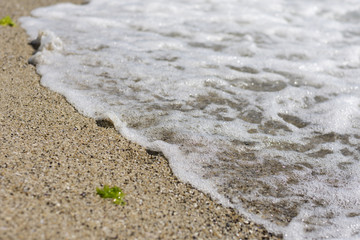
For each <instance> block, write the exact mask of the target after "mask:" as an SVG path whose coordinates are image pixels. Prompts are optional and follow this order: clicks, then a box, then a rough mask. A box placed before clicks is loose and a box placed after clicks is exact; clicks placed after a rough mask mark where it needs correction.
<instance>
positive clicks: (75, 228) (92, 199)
mask: <svg viewBox="0 0 360 240" xmlns="http://www.w3.org/2000/svg"><path fill="white" fill-rule="evenodd" d="M58 2H64V1H57V0H13V1H2V2H1V7H0V18H2V17H5V16H6V15H9V16H11V17H12V18H13V20H14V21H15V22H16V23H17V24H18V26H17V27H5V26H0V35H1V37H0V44H1V50H0V86H1V87H0V112H1V114H0V152H1V155H0V204H1V207H0V239H270V238H271V239H276V237H275V236H274V235H273V234H270V233H268V232H267V231H266V230H265V229H264V228H262V227H261V226H258V225H256V224H254V223H252V222H251V221H248V220H247V219H246V218H244V217H242V216H240V215H238V214H237V213H236V212H235V211H233V210H232V209H229V208H224V207H222V206H221V205H219V204H217V203H216V202H214V201H212V200H211V199H210V198H209V197H208V196H207V195H205V194H203V193H201V192H199V191H197V190H196V189H194V188H192V187H191V186H190V185H189V184H185V183H182V182H179V181H178V180H177V178H176V177H175V176H174V175H173V174H172V172H171V169H170V168H169V165H168V162H167V160H166V159H165V158H163V157H162V156H160V155H150V154H148V153H147V151H146V150H145V149H144V148H142V147H140V146H138V145H136V144H134V143H132V142H129V141H127V140H126V139H124V138H123V137H122V136H121V135H119V134H118V133H117V132H116V131H115V130H114V129H113V128H107V127H104V126H101V124H99V123H98V124H97V123H96V121H95V120H93V119H89V118H87V117H84V116H82V115H80V114H79V113H78V112H77V111H76V110H75V109H74V108H73V107H72V106H71V105H70V104H68V103H67V102H66V100H65V99H64V97H62V96H61V95H59V94H57V93H54V92H51V91H50V90H48V89H47V88H44V87H42V86H41V85H40V83H39V82H40V77H39V76H38V75H37V74H36V71H35V67H34V66H32V65H30V64H28V63H27V61H28V58H29V57H30V56H31V55H32V53H33V52H34V50H33V49H32V48H31V46H30V45H28V40H29V39H28V36H27V35H26V33H25V31H24V30H23V29H22V28H21V27H20V26H19V23H18V18H19V17H21V16H25V15H30V11H31V10H32V9H34V8H37V7H40V6H47V5H51V4H55V3H58ZM72 2H73V3H81V2H82V0H73V1H72ZM105 184H106V185H110V186H114V185H117V186H119V187H120V188H122V189H123V190H124V192H125V193H126V197H125V201H126V202H127V204H126V205H125V206H118V205H114V204H113V203H112V202H111V200H109V199H102V198H100V197H99V196H98V195H96V188H97V187H101V186H103V185H105Z"/></svg>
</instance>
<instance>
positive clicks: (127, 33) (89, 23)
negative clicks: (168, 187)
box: [21, 0, 360, 239]
mask: <svg viewBox="0 0 360 240" xmlns="http://www.w3.org/2000/svg"><path fill="white" fill-rule="evenodd" d="M32 15H33V17H24V18H22V19H21V22H22V26H23V27H24V28H25V29H26V30H27V31H28V34H29V35H30V37H31V39H35V38H37V37H38V43H39V44H40V46H39V49H38V52H37V53H36V54H35V55H34V56H33V57H32V59H31V61H32V62H33V63H34V64H37V70H38V72H39V73H40V74H41V75H42V80H41V82H42V84H43V85H45V86H47V87H49V88H51V89H52V90H54V91H57V92H59V93H61V94H63V95H64V96H65V97H66V98H67V100H68V101H69V102H70V103H72V104H73V105H74V106H75V107H76V108H77V109H78V110H79V111H80V112H81V113H83V114H85V115H87V116H90V117H93V118H96V119H111V121H113V123H114V124H115V126H116V128H117V129H118V130H119V132H120V133H121V134H123V135H124V136H125V137H127V138H129V139H130V140H133V141H135V142H138V143H139V144H142V145H144V146H145V147H147V148H149V149H151V150H153V151H161V152H163V153H164V155H165V156H166V157H167V158H168V159H169V162H170V165H171V167H172V169H173V171H174V173H175V174H176V175H177V176H178V177H179V178H180V179H181V180H182V181H186V182H189V183H191V184H192V185H193V186H195V187H197V188H198V189H200V190H202V191H204V192H207V193H209V194H211V196H212V197H213V198H214V199H217V200H218V201H220V202H221V203H222V204H224V205H226V206H231V207H233V208H236V209H237V210H238V211H239V212H240V213H242V214H245V215H247V216H249V217H250V218H251V219H253V220H254V221H256V222H258V223H261V224H264V225H265V226H266V227H267V228H268V229H269V230H271V231H275V232H277V233H282V234H283V235H284V237H285V238H287V239H304V238H357V237H359V234H360V233H359V231H360V224H359V222H360V201H359V200H358V199H360V190H359V184H360V179H359V174H360V166H359V158H360V147H359V146H360V145H359V142H360V89H359V87H360V82H359V77H358V76H359V74H360V70H359V68H360V45H359V44H360V21H359V20H360V2H358V1H352V0H346V1H341V2H340V1H336V0H322V1H320V0H318V1H310V0H302V1H300V0H299V1H297V0H292V1H290V0H270V1H266V4H264V1H241V0H222V1H220V0H195V1H186V0H174V1H171V2H168V1H164V0H151V1H146V2H143V1H140V0H134V1H116V0H93V1H91V2H90V4H88V5H81V6H75V5H72V4H60V5H56V6H52V7H47V8H40V9H37V10H35V11H33V12H32Z"/></svg>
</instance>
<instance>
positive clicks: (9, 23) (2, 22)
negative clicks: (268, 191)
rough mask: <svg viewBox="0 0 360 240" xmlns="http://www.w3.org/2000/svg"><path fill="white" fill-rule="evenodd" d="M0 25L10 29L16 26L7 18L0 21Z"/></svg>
mask: <svg viewBox="0 0 360 240" xmlns="http://www.w3.org/2000/svg"><path fill="white" fill-rule="evenodd" d="M0 25H2V26H10V27H15V26H16V24H15V23H14V22H13V20H12V19H11V18H10V17H9V16H6V17H4V18H2V19H0Z"/></svg>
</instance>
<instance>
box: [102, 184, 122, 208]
mask: <svg viewBox="0 0 360 240" xmlns="http://www.w3.org/2000/svg"><path fill="white" fill-rule="evenodd" d="M96 192H97V194H98V195H99V196H100V197H102V198H112V199H113V203H115V204H117V205H122V206H123V205H125V204H126V202H125V201H124V199H123V198H124V197H125V193H123V192H122V190H121V189H120V188H119V187H116V186H115V187H112V188H110V187H109V186H107V185H105V186H104V187H103V189H100V188H96Z"/></svg>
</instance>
